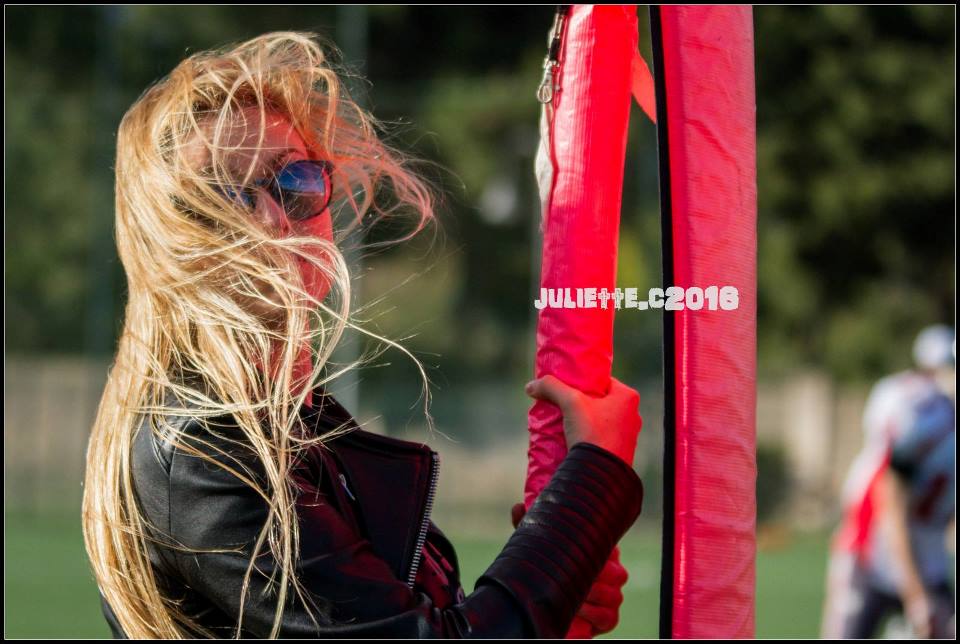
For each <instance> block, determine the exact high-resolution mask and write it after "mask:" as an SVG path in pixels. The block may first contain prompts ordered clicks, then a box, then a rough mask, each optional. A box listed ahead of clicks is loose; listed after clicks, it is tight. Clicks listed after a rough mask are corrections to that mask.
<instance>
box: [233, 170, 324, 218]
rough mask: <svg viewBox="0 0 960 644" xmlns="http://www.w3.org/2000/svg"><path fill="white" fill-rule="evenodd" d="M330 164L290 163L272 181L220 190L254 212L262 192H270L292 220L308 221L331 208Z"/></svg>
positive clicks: (256, 182) (269, 179)
mask: <svg viewBox="0 0 960 644" xmlns="http://www.w3.org/2000/svg"><path fill="white" fill-rule="evenodd" d="M332 172H333V164H332V163H330V162H329V161H314V160H312V159H310V160H302V161H294V162H292V163H288V164H286V165H285V166H283V167H282V168H280V169H279V170H277V172H276V173H275V174H274V175H273V176H272V177H270V178H268V179H259V180H257V181H255V182H253V184H252V185H249V186H242V187H236V186H222V187H220V186H218V187H217V189H218V191H219V192H220V193H221V194H223V195H224V196H225V197H227V198H229V199H234V200H236V201H237V202H239V203H240V204H242V205H243V206H245V207H247V208H250V209H253V208H256V206H257V197H258V189H260V188H266V190H267V193H268V194H269V195H270V196H271V197H272V198H273V200H274V201H276V202H277V204H278V205H279V206H280V207H281V208H283V211H284V212H285V213H286V215H287V218H288V219H290V220H291V221H305V220H307V219H310V218H311V217H315V216H317V215H319V214H320V213H322V212H323V211H324V210H326V209H327V206H329V205H330V197H331V194H332V193H333V180H332V178H331V173H332Z"/></svg>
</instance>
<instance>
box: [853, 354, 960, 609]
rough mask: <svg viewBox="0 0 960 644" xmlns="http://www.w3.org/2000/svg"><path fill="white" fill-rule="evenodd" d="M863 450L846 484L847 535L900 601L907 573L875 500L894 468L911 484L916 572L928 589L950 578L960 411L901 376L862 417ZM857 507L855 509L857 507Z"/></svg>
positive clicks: (921, 381)
mask: <svg viewBox="0 0 960 644" xmlns="http://www.w3.org/2000/svg"><path fill="white" fill-rule="evenodd" d="M863 429H864V433H865V445H864V449H863V452H862V453H861V454H860V456H859V457H858V459H857V461H856V463H855V465H854V467H853V468H852V470H851V474H850V477H849V478H848V480H847V485H846V489H845V496H846V499H847V501H848V508H851V509H852V511H849V510H848V514H847V522H848V523H853V524H855V525H849V526H845V528H846V529H847V530H848V533H849V534H854V533H856V534H857V537H856V538H855V539H853V540H852V541H849V542H848V543H854V544H855V547H854V548H853V549H855V550H857V551H858V554H860V555H861V558H862V559H861V560H862V561H863V563H864V564H866V566H867V568H868V569H869V570H870V573H871V576H872V577H873V579H874V582H875V583H876V584H877V585H878V586H879V587H881V588H882V589H884V590H887V591H888V592H890V593H892V594H896V592H897V588H898V587H899V585H900V579H901V576H902V572H901V571H900V570H898V569H897V567H896V565H895V563H894V562H895V559H894V557H893V556H892V553H891V545H890V534H889V532H890V526H889V522H887V521H883V520H882V516H883V508H880V507H878V506H877V505H876V504H877V503H878V500H877V499H876V498H874V497H873V493H874V491H875V486H876V484H877V482H878V481H879V477H880V475H881V474H882V473H883V472H885V471H886V470H887V468H892V469H893V470H894V471H895V472H897V474H898V475H899V476H900V477H901V479H902V480H903V481H904V482H905V483H906V488H907V491H908V509H907V511H908V515H907V516H908V519H907V521H908V530H909V533H910V542H911V546H912V550H913V556H914V561H915V562H916V564H917V568H918V572H919V573H920V575H921V577H922V579H923V581H924V583H925V584H927V585H928V586H934V585H936V584H939V583H943V582H944V581H946V580H948V579H949V569H950V563H949V562H950V559H949V554H948V553H947V546H946V530H947V527H948V525H949V522H950V521H951V519H952V518H953V516H954V514H955V512H956V477H955V465H956V411H955V405H954V402H953V400H951V399H950V398H949V397H948V396H947V395H946V394H944V393H943V391H942V390H941V389H940V388H939V387H938V386H937V384H936V382H935V381H934V380H933V379H932V378H930V377H927V376H925V375H923V374H920V373H916V372H903V373H899V374H895V375H893V376H889V377H887V378H884V379H883V380H881V381H880V382H878V383H877V385H876V386H875V387H874V388H873V390H872V391H871V393H870V397H869V399H868V401H867V406H866V409H865V411H864V427H863ZM851 506H852V507H851Z"/></svg>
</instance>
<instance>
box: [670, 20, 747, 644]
mask: <svg viewBox="0 0 960 644" xmlns="http://www.w3.org/2000/svg"><path fill="white" fill-rule="evenodd" d="M651 17H652V35H653V42H654V67H655V76H656V85H657V88H656V89H657V113H658V115H659V116H660V119H659V121H660V124H659V126H658V136H659V151H660V159H661V204H662V207H663V213H662V216H663V217H664V229H663V230H664V273H665V281H667V282H668V284H667V285H668V286H670V285H676V286H681V287H685V288H687V287H691V286H696V287H701V288H704V289H705V288H706V287H708V286H720V287H723V286H734V287H736V289H737V290H738V293H739V307H738V308H737V309H736V310H732V311H728V310H717V311H708V310H706V307H705V308H704V309H702V310H698V311H692V310H689V309H684V310H681V311H676V312H673V313H665V325H664V330H665V332H664V343H665V353H666V355H665V365H666V369H665V371H666V382H665V390H666V406H665V439H666V460H665V467H664V470H665V510H664V512H665V517H664V526H665V531H664V553H663V573H664V576H663V580H662V587H661V591H662V592H661V636H663V637H677V638H735V637H752V636H753V633H754V586H755V573H754V561H755V558H756V540H755V532H756V529H755V528H756V500H755V485H756V444H755V439H756V418H755V408H756V249H757V246H756V244H757V238H756V235H757V220H756V216H757V204H756V195H757V192H756V116H755V115H756V108H755V96H754V63H753V22H752V10H751V8H750V7H749V6H706V5H697V6H662V7H653V8H652V9H651Z"/></svg>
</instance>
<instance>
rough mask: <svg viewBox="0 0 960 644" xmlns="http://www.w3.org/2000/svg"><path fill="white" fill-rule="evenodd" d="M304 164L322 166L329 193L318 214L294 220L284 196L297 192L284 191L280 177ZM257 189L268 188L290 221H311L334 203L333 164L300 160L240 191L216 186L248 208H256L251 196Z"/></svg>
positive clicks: (272, 197)
mask: <svg viewBox="0 0 960 644" xmlns="http://www.w3.org/2000/svg"><path fill="white" fill-rule="evenodd" d="M302 164H307V165H310V166H320V168H321V172H322V174H323V177H324V181H325V184H326V187H327V191H326V196H325V199H324V202H323V206H321V207H320V208H318V209H317V210H316V212H314V213H313V214H311V215H309V216H307V217H301V218H294V217H291V216H290V212H289V211H288V210H287V208H286V207H285V206H284V198H283V195H284V193H286V192H295V191H292V190H290V189H289V188H287V189H284V188H282V187H281V186H280V175H281V173H283V172H284V171H285V170H287V169H288V168H290V167H294V166H297V165H302ZM255 188H266V189H267V193H268V194H269V195H270V198H271V199H273V200H274V201H275V202H276V204H277V205H278V206H280V208H281V209H282V210H283V213H284V215H285V216H286V217H287V219H288V220H289V221H292V222H304V221H309V220H310V219H313V218H314V217H316V216H318V215H320V214H322V213H323V212H324V211H325V210H326V209H327V208H328V207H329V206H330V202H331V201H332V198H333V163H331V162H330V161H328V160H326V159H299V160H297V161H291V162H290V163H286V164H284V165H283V166H282V167H280V168H279V169H277V171H276V172H274V173H273V176H271V177H270V178H268V179H258V180H256V181H254V182H253V184H252V185H249V186H242V187H240V188H239V189H237V188H236V187H234V186H216V189H217V191H218V192H220V193H221V194H223V195H224V196H225V197H227V198H230V199H235V200H237V201H239V202H240V203H242V204H243V205H244V206H245V207H247V208H254V207H256V199H255V197H254V196H253V195H252V194H251V191H252V190H253V189H255Z"/></svg>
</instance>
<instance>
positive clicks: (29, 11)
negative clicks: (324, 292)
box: [4, 6, 956, 637]
mask: <svg viewBox="0 0 960 644" xmlns="http://www.w3.org/2000/svg"><path fill="white" fill-rule="evenodd" d="M639 10H640V12H641V13H640V16H641V21H640V23H641V29H642V33H641V43H642V47H643V50H644V54H645V56H646V58H647V60H648V61H649V60H650V56H649V37H648V31H649V30H648V24H647V23H648V20H647V12H646V7H645V6H642V7H640V8H639ZM4 14H5V54H6V55H5V72H6V85H5V89H6V97H5V131H6V137H5V177H4V179H5V182H4V183H5V186H6V190H5V197H6V201H5V214H6V216H5V244H4V250H5V267H4V268H5V273H4V277H5V295H4V307H5V311H6V319H5V327H4V340H5V349H6V351H5V358H4V397H5V400H6V404H5V405H4V483H5V485H4V518H5V540H4V548H5V553H4V554H5V557H4V559H5V562H6V566H5V571H4V587H5V596H6V601H5V606H4V611H5V615H4V631H5V633H4V634H5V635H6V636H10V637H67V636H75V637H97V636H107V635H108V634H109V632H108V629H107V626H106V623H105V621H104V620H103V618H102V616H101V614H100V609H99V605H98V601H97V592H96V587H95V585H94V582H93V577H92V574H91V572H90V570H89V567H88V564H87V560H86V556H85V553H84V550H83V543H82V538H81V534H80V524H79V507H80V497H81V481H82V475H83V460H84V449H85V442H86V438H87V434H88V431H89V427H90V424H91V422H92V419H93V414H94V411H95V408H96V405H97V404H98V401H99V396H100V392H101V391H102V387H103V383H104V380H105V376H106V372H107V368H108V366H109V364H110V360H111V356H112V352H113V350H114V346H115V341H116V338H117V337H118V333H119V330H120V328H121V324H122V311H123V305H124V298H125V282H124V276H123V271H122V267H121V266H120V264H119V261H118V259H117V257H116V251H115V248H114V241H113V236H112V227H113V211H112V191H113V177H112V171H111V167H112V155H113V148H114V144H115V136H114V135H115V132H116V128H117V126H118V124H119V121H120V118H121V116H122V115H123V113H124V111H125V110H126V109H127V108H128V107H129V106H130V104H131V103H132V102H133V101H134V100H135V99H136V98H137V96H138V95H139V94H140V93H141V92H142V91H143V90H144V89H145V88H146V87H147V86H148V85H149V84H150V83H151V82H153V81H155V80H157V79H159V78H160V77H162V76H163V75H164V74H166V73H167V72H168V71H169V70H171V69H172V68H173V67H174V66H175V65H176V64H177V62H179V61H180V60H181V59H182V58H184V57H185V56H186V55H188V54H189V53H193V52H196V51H198V50H203V49H207V48H210V47H215V46H219V45H223V44H226V43H228V42H232V41H237V40H243V39H246V38H249V37H252V36H254V35H257V34H259V33H262V32H265V31H272V30H290V29H294V30H307V31H315V32H319V33H321V34H323V35H325V36H327V37H328V38H330V39H332V40H333V41H334V42H336V43H337V45H338V46H339V47H340V49H341V50H342V52H343V62H344V63H346V64H347V65H349V66H350V67H351V68H352V69H354V70H355V71H357V72H359V73H360V74H362V75H364V76H365V77H366V78H367V79H368V80H369V82H353V84H352V86H351V87H352V91H353V92H354V94H355V96H357V97H358V99H359V100H361V101H362V102H363V103H364V104H365V105H366V106H367V107H368V108H370V109H371V110H372V111H373V112H374V114H375V115H377V116H378V117H379V118H381V119H383V120H384V121H386V122H387V123H388V124H389V125H390V128H391V131H392V132H393V134H392V137H393V141H394V143H395V144H396V145H398V146H400V147H401V148H404V149H407V150H409V151H411V152H413V153H414V154H416V155H419V156H421V157H422V158H425V159H430V160H433V161H436V162H438V163H439V164H440V165H441V166H442V167H443V168H445V169H446V170H445V171H443V172H439V173H437V174H436V176H435V177H432V178H433V179H434V180H436V181H438V182H439V183H440V185H441V187H442V188H443V190H444V193H445V201H444V203H443V205H442V207H441V210H440V212H439V215H440V227H441V229H442V235H441V238H440V239H438V240H434V239H433V236H432V235H430V234H428V235H426V236H425V237H424V239H422V240H419V241H416V242H414V243H412V244H407V245H405V246H401V247H395V248H391V249H389V250H388V251H385V252H378V253H377V254H376V255H370V256H359V257H355V258H354V259H355V261H356V262H357V264H358V266H360V267H361V269H362V270H361V273H360V275H361V277H360V278H359V280H358V281H357V286H358V288H359V291H360V294H359V300H358V303H365V302H378V304H377V305H376V306H374V307H373V308H371V309H370V311H369V317H371V318H373V322H372V323H373V325H374V329H375V330H378V331H379V332H381V333H383V334H385V335H387V336H388V337H390V338H393V339H397V340H401V341H402V343H403V344H404V346H406V347H407V348H408V349H410V350H411V351H413V352H414V353H415V355H417V357H418V358H420V359H421V360H422V361H423V362H424V364H425V365H426V366H427V367H428V373H429V376H430V378H431V381H432V396H433V405H432V408H431V412H432V414H433V415H434V417H435V420H436V423H437V428H438V429H440V430H441V431H442V432H443V433H444V434H446V436H447V437H448V438H447V437H444V436H439V435H437V436H428V435H427V430H426V429H425V427H424V416H423V413H422V400H418V397H419V396H420V395H421V391H420V388H421V381H420V377H419V374H418V372H417V370H416V368H415V367H414V365H413V363H412V362H411V361H410V360H409V359H408V358H407V357H406V356H403V355H402V354H401V353H400V352H398V351H390V352H388V353H386V354H385V355H384V356H383V357H382V358H381V359H380V360H378V361H377V363H375V365H376V366H371V367H369V368H367V369H364V370H363V371H361V372H359V373H358V374H356V375H355V376H354V377H351V378H350V379H345V380H344V381H343V382H342V383H340V384H339V385H338V388H337V389H336V391H337V393H338V395H339V397H340V398H341V400H342V401H343V402H344V403H345V404H346V406H347V407H348V408H349V409H351V411H353V412H354V414H355V415H356V416H357V417H358V419H360V420H361V421H366V422H368V423H369V425H368V427H369V428H370V429H371V430H373V431H379V432H383V433H386V434H390V435H395V436H400V437H405V438H416V439H419V440H425V439H429V441H430V443H431V446H432V447H434V449H437V451H439V452H440V454H441V459H442V460H441V474H440V483H439V488H438V489H439V496H438V499H437V505H436V506H435V511H434V520H435V521H436V523H437V524H438V525H439V526H440V527H441V528H442V529H443V530H444V531H445V532H447V533H448V534H449V535H450V536H451V538H452V540H453V541H454V543H455V545H457V548H458V553H459V556H460V559H461V565H462V568H463V573H464V574H463V585H464V588H465V589H466V590H467V591H468V592H469V591H470V590H472V589H473V583H474V581H475V580H476V578H477V577H478V576H479V574H480V573H481V572H482V571H483V570H484V569H485V568H486V566H487V565H488V564H489V563H490V561H492V559H493V557H494V556H495V555H496V554H497V552H499V549H500V548H501V547H502V545H503V543H504V542H505V540H506V538H507V536H508V535H509V534H510V532H511V530H512V526H511V525H510V517H509V508H510V505H511V504H512V503H514V502H517V501H520V500H521V497H522V489H523V479H524V476H525V472H526V441H527V433H526V424H525V423H526V412H527V409H528V407H529V400H528V399H527V398H526V397H525V395H524V394H523V391H522V387H523V383H525V382H526V381H527V380H528V379H529V378H530V377H531V376H532V373H533V346H534V335H533V331H534V324H535V321H536V316H535V313H536V310H535V309H534V307H533V305H532V302H533V298H534V295H533V293H534V290H533V287H534V285H535V284H536V283H537V280H538V278H539V275H538V271H539V257H538V252H539V251H538V246H539V240H538V239H537V225H538V223H539V222H538V217H539V204H538V200H537V196H536V188H535V183H534V175H533V155H534V151H535V147H536V141H537V135H538V133H537V119H538V113H539V112H538V108H539V105H538V103H537V102H536V100H535V92H536V88H537V85H538V83H539V82H540V78H541V74H542V62H543V57H544V54H545V47H546V36H547V31H548V29H549V27H550V24H551V21H552V16H553V7H552V6H539V7H496V8H493V7H490V8H484V7H468V8H459V7H458V8H445V7H403V6H379V7H363V6H349V7H347V6H342V7H337V6H330V7H295V8H294V7H227V6H206V7H186V6H179V7H151V6H136V7H132V6H131V7H123V6H101V7H47V6H32V7H28V6H19V7H6V8H5V10H4ZM754 20H755V34H756V36H755V39H756V63H757V103H758V111H757V118H758V138H759V140H758V156H759V160H758V163H759V172H758V177H759V303H758V313H759V336H758V337H759V382H758V393H759V395H758V463H759V476H758V513H759V514H758V520H759V553H758V565H757V583H758V592H757V598H758V605H757V635H758V636H759V637H777V636H781V637H783V636H795V637H811V636H816V635H817V632H818V625H819V619H820V609H821V602H822V598H823V577H824V570H825V566H826V552H827V543H828V538H829V531H830V529H831V528H832V526H834V525H835V524H836V521H837V518H838V512H839V507H838V489H839V486H840V484H841V482H842V479H843V476H844V474H845V472H846V468H847V466H848V464H849V463H850V461H851V459H852V458H853V456H854V454H855V453H856V451H857V450H858V449H859V447H860V444H861V429H860V416H861V412H862V407H863V403H864V400H865V397H866V393H867V390H868V388H869V386H870V385H871V384H872V383H873V382H874V381H875V380H876V379H877V378H879V377H881V376H883V375H885V374H887V373H890V372H892V371H896V370H899V369H902V368H906V367H907V366H909V363H910V346H911V343H912V341H913V338H914V336H915V335H916V333H917V331H919V330H920V329H921V328H922V327H924V326H926V325H928V324H931V323H934V322H944V323H947V324H949V325H951V326H953V325H954V324H955V322H954V319H955V318H954V309H955V285H956V282H955V254H954V244H955V200H954V171H955V167H954V161H955V151H954V140H955V125H954V124H955V81H954V69H955V41H954V33H955V10H954V8H953V7H947V6H939V7H930V6H928V7H909V8H907V7H880V6H874V7H856V6H844V7H829V6H820V7H777V6H763V7H756V8H755V13H754ZM633 109H634V110H636V112H635V114H634V118H632V119H631V132H630V139H629V148H628V154H627V167H626V181H625V186H624V202H623V213H622V224H621V241H620V268H619V270H620V275H619V276H618V280H617V283H618V285H636V286H639V287H641V288H647V287H649V286H655V285H658V284H659V282H660V269H659V266H660V244H659V236H660V233H659V226H660V222H659V214H658V196H657V166H656V151H655V131H654V127H653V125H652V124H651V123H650V122H649V121H648V120H647V119H646V118H645V117H643V115H642V114H641V113H640V112H639V110H638V108H637V107H636V106H634V108H633ZM414 298H415V299H416V305H415V306H414V305H411V304H410V303H411V302H413V301H414ZM661 325H662V319H661V318H660V317H659V315H658V314H657V313H655V312H653V311H648V312H644V313H634V314H632V315H631V314H628V313H621V314H620V315H618V316H617V319H616V361H615V373H614V375H615V376H616V377H618V378H620V379H621V380H624V381H626V382H627V383H629V384H631V385H632V386H634V387H636V388H637V389H639V390H640V392H641V396H642V403H641V412H642V414H643V416H644V430H643V432H642V434H641V438H640V446H639V451H638V457H637V469H638V471H639V472H640V474H641V476H642V478H643V480H644V483H645V485H646V489H647V494H646V501H645V507H644V511H643V514H642V516H641V518H640V520H639V521H638V523H637V524H636V525H635V526H634V528H633V529H631V531H630V533H629V535H628V536H627V538H626V539H625V540H624V542H623V544H622V546H621V548H622V553H623V554H622V559H623V561H624V563H625V564H626V565H627V567H628V569H629V570H630V573H631V576H630V580H629V582H628V585H627V587H626V589H625V596H626V599H625V605H624V610H623V611H622V613H621V622H620V626H619V627H618V628H617V629H616V630H615V631H614V632H613V633H612V634H611V635H613V636H621V637H655V636H656V634H657V612H658V584H659V564H660V561H659V554H658V551H659V538H660V536H659V532H660V520H661V511H660V505H661V501H660V495H661V485H660V460H661V457H662V454H661V450H662V441H661V438H662V424H661V416H662V413H661V412H662V375H661V369H662V355H661ZM357 350H359V349H358V345H357V343H356V342H353V341H351V342H348V343H347V344H345V346H344V349H343V351H341V357H349V356H350V355H351V352H355V351H357Z"/></svg>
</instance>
